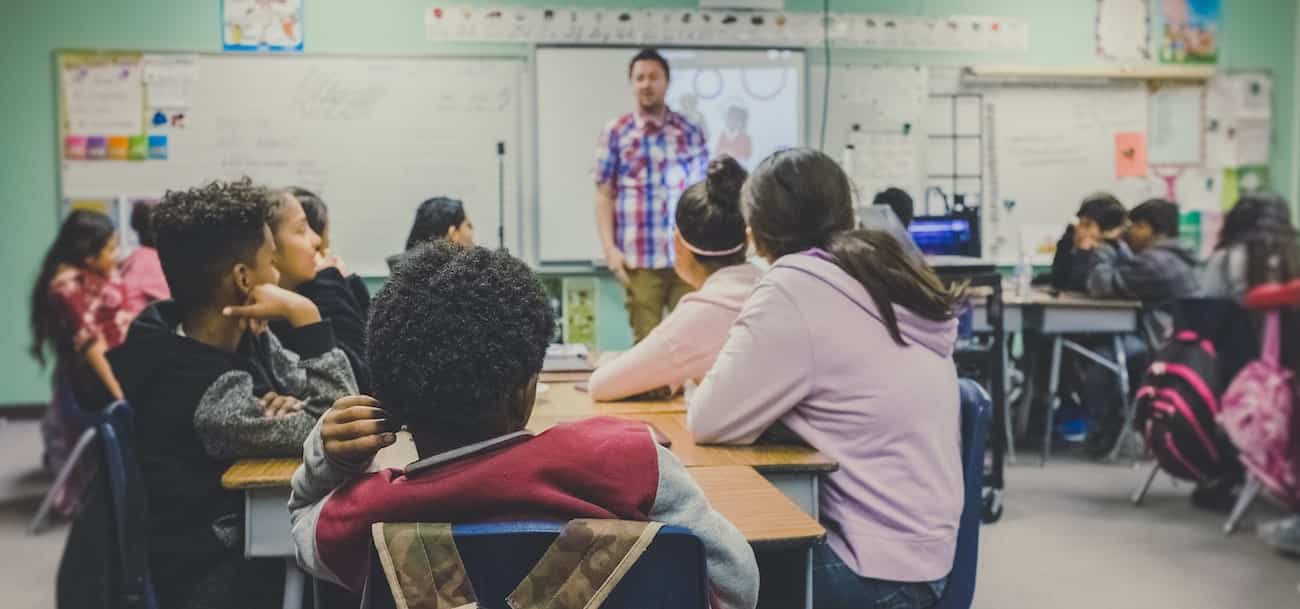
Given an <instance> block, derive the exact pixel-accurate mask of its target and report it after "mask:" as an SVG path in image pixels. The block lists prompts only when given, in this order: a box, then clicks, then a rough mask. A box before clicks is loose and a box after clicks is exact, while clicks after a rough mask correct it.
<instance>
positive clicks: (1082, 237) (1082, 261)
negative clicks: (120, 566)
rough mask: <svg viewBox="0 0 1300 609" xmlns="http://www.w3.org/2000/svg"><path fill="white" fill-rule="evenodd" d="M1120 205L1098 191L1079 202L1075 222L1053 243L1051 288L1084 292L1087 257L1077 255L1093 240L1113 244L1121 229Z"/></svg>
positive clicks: (1121, 212) (1122, 206)
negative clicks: (1054, 244)
mask: <svg viewBox="0 0 1300 609" xmlns="http://www.w3.org/2000/svg"><path fill="white" fill-rule="evenodd" d="M1124 217H1125V214H1124V205H1123V204H1121V203H1120V202H1119V199H1116V198H1115V197H1114V196H1113V195H1110V194H1108V193H1104V192H1100V193H1096V194H1093V195H1089V196H1088V197H1087V198H1085V199H1084V200H1083V203H1080V204H1079V211H1078V213H1076V214H1075V222H1074V223H1073V224H1071V225H1069V226H1067V227H1065V233H1064V234H1063V235H1061V239H1060V240H1059V241H1057V242H1056V254H1055V255H1054V256H1053V257H1052V274H1051V277H1050V282H1051V285H1052V287H1053V288H1055V289H1057V290H1065V291H1071V292H1085V291H1087V283H1088V271H1090V270H1092V269H1091V260H1090V259H1089V258H1088V256H1087V255H1086V254H1081V253H1080V252H1081V251H1083V250H1084V249H1085V248H1086V249H1088V250H1091V249H1092V248H1093V246H1095V245H1096V244H1097V243H1102V242H1104V243H1111V244H1114V243H1117V242H1118V239H1119V236H1120V235H1121V234H1122V233H1123V232H1124Z"/></svg>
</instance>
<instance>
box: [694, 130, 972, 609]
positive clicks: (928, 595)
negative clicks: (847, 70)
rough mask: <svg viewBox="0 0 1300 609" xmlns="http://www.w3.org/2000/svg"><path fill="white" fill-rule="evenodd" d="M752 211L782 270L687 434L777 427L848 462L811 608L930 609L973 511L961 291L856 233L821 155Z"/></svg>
mask: <svg viewBox="0 0 1300 609" xmlns="http://www.w3.org/2000/svg"><path fill="white" fill-rule="evenodd" d="M741 200H742V207H743V209H744V212H745V214H746V219H747V220H748V222H749V230H750V233H751V235H752V237H753V241H754V247H755V249H756V250H757V252H758V254H759V255H760V256H762V257H764V258H766V259H767V260H769V261H771V262H773V266H772V269H771V270H770V271H768V272H767V274H766V275H764V277H763V278H762V280H761V281H759V283H758V285H757V287H755V288H754V292H753V294H752V295H751V296H750V297H749V299H748V300H747V301H746V302H745V305H744V308H743V310H742V311H741V313H740V317H738V318H737V319H736V323H735V325H734V326H733V327H732V329H731V332H730V334H729V337H728V340H727V342H726V345H725V346H724V347H723V349H722V352H721V354H719V356H718V360H717V363H716V364H715V365H714V367H713V369H712V370H711V371H710V372H709V374H708V376H707V377H706V378H705V379H704V382H703V384H702V385H701V386H700V388H699V390H698V391H697V392H696V393H695V395H694V396H693V397H692V399H691V401H690V404H689V406H688V408H687V421H688V424H689V426H690V428H691V432H692V434H693V435H694V436H695V439H696V441H698V442H701V443H718V444H750V443H753V442H754V441H755V440H756V439H757V438H758V437H759V436H760V435H762V434H763V432H764V431H765V430H767V429H768V428H769V427H771V426H772V425H774V424H776V423H781V424H782V425H783V426H784V427H785V428H786V429H788V430H789V431H791V432H793V433H795V434H797V435H798V436H799V437H800V438H802V439H803V440H804V441H806V442H808V443H809V444H811V445H812V446H813V447H814V448H816V449H817V450H819V451H821V452H822V453H824V454H826V455H827V456H829V457H831V458H832V459H834V460H835V461H836V462H838V463H839V469H838V470H837V471H835V472H832V473H830V474H827V475H825V476H824V477H823V478H822V484H821V487H820V488H821V497H820V506H821V519H822V522H823V524H825V526H826V530H827V538H828V541H829V543H828V544H825V545H820V546H818V547H817V548H815V549H814V571H813V599H814V604H815V606H816V607H818V608H819V609H832V608H837V607H873V606H878V605H879V604H880V603H881V602H883V601H884V600H885V599H894V600H901V599H906V604H900V605H890V606H898V607H908V608H916V609H925V608H928V607H932V606H934V604H935V603H937V602H938V599H939V597H940V595H941V594H942V591H943V587H944V584H945V582H946V578H947V575H948V572H949V571H950V570H951V569H952V563H953V556H954V552H955V551H956V543H957V527H958V521H959V519H960V516H961V510H962V505H963V498H962V466H961V454H960V448H961V447H960V442H961V440H960V425H961V411H960V401H959V400H960V398H959V394H958V385H957V371H956V368H955V366H954V364H953V360H952V352H953V345H954V343H955V341H956V336H957V322H956V320H955V318H954V313H953V309H954V302H955V300H956V298H957V294H955V293H953V292H952V291H949V290H947V289H945V288H944V286H943V284H942V283H940V281H939V279H938V278H937V277H936V276H935V274H934V272H933V271H931V270H930V269H929V268H927V267H925V266H923V264H922V263H919V262H916V261H914V260H913V259H912V258H910V257H909V256H907V255H906V254H905V253H904V250H903V248H902V247H901V246H900V245H899V243H898V242H897V241H896V240H895V239H894V238H893V237H891V236H890V235H888V234H887V233H884V232H880V231H873V230H854V214H853V192H852V188H851V186H850V185H849V180H848V178H847V177H846V176H845V174H844V172H843V171H842V170H841V169H840V167H839V165H838V164H836V163H835V161H833V160H831V159H830V158H829V157H827V156H826V155H825V154H822V153H821V152H818V151H816V150H811V149H807V148H799V149H790V150H783V151H780V152H777V153H775V154H773V155H772V156H770V157H768V158H767V159H765V160H764V161H763V162H762V163H760V164H759V165H758V167H757V168H755V169H754V172H753V174H752V175H751V176H750V177H749V180H748V181H747V182H746V183H745V187H744V189H743V191H742V196H741ZM891 602H892V601H891Z"/></svg>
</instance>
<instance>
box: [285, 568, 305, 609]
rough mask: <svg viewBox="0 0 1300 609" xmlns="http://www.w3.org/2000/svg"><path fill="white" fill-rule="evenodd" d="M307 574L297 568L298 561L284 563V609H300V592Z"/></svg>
mask: <svg viewBox="0 0 1300 609" xmlns="http://www.w3.org/2000/svg"><path fill="white" fill-rule="evenodd" d="M306 582H307V574H306V573H303V572H302V569H299V568H298V561H297V560H295V559H292V558H290V559H287V560H285V561H284V609H302V592H303V587H304V586H305V585H306Z"/></svg>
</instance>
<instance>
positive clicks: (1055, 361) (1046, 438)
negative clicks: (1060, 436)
mask: <svg viewBox="0 0 1300 609" xmlns="http://www.w3.org/2000/svg"><path fill="white" fill-rule="evenodd" d="M1064 342H1065V339H1064V338H1062V337H1060V336H1057V337H1056V339H1055V340H1053V341H1052V374H1051V378H1050V379H1049V380H1048V383H1047V395H1048V397H1049V398H1050V399H1049V401H1048V404H1047V417H1046V419H1047V425H1046V429H1045V430H1044V431H1043V463H1042V465H1044V466H1046V465H1047V459H1048V458H1049V457H1051V455H1052V427H1053V426H1054V425H1055V424H1056V409H1057V408H1060V406H1061V397H1060V396H1059V395H1058V394H1057V390H1058V389H1060V384H1061V347H1062V346H1063V344H1064Z"/></svg>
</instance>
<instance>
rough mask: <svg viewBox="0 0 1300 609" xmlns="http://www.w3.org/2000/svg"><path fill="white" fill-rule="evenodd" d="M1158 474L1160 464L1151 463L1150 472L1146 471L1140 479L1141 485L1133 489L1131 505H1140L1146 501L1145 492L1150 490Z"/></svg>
mask: <svg viewBox="0 0 1300 609" xmlns="http://www.w3.org/2000/svg"><path fill="white" fill-rule="evenodd" d="M1158 473H1160V464H1159V463H1156V462H1152V463H1151V471H1148V472H1147V475H1146V476H1145V477H1144V478H1143V479H1142V483H1141V484H1139V485H1138V487H1137V488H1135V489H1133V496H1132V497H1131V499H1132V500H1133V505H1135V506H1138V505H1142V500H1143V499H1146V496H1147V491H1150V490H1151V483H1152V482H1155V480H1156V474H1158Z"/></svg>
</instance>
